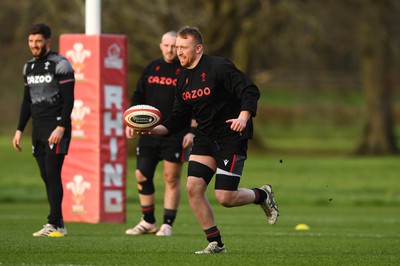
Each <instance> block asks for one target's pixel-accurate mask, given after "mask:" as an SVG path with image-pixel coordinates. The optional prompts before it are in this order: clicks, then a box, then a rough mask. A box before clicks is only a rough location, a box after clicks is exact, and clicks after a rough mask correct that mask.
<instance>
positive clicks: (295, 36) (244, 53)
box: [0, 0, 400, 154]
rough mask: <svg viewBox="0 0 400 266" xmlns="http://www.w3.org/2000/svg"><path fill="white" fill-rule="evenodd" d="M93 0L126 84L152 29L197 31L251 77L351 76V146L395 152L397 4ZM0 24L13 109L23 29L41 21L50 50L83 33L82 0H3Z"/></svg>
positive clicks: (151, 46) (145, 55)
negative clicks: (357, 109)
mask: <svg viewBox="0 0 400 266" xmlns="http://www.w3.org/2000/svg"><path fill="white" fill-rule="evenodd" d="M101 2H102V32H103V33H112V34H124V35H127V36H128V51H129V58H128V59H129V61H128V64H129V65H128V68H129V69H128V71H129V80H128V84H130V89H133V88H134V84H135V82H136V80H137V78H138V76H139V75H140V72H141V71H142V69H143V68H144V67H145V65H146V64H147V63H148V62H149V61H150V60H152V59H154V58H155V57H157V56H159V50H158V42H159V41H160V36H161V34H162V33H163V32H165V31H168V30H177V29H179V28H180V27H181V26H184V25H194V26H197V27H199V28H200V29H201V31H202V32H203V34H204V39H205V48H206V53H208V54H214V55H221V56H225V57H228V58H229V59H231V60H232V61H233V62H235V64H236V65H237V66H238V67H239V68H240V69H241V70H243V71H244V72H246V73H248V74H249V75H250V76H252V77H254V78H257V79H258V80H259V81H260V83H262V81H264V82H266V83H268V81H270V80H273V79H274V78H275V77H276V76H278V75H279V76H282V75H285V74H287V75H288V73H297V75H301V76H302V77H304V79H305V80H308V78H310V79H311V78H312V75H314V73H316V72H318V73H321V72H334V73H349V74H350V75H354V76H356V77H357V78H358V79H359V80H360V81H361V82H360V88H356V89H360V90H362V91H363V95H364V100H365V117H364V119H365V123H364V130H363V132H362V134H361V136H360V144H359V145H358V147H357V150H356V152H357V153H359V154H393V153H397V152H398V147H397V143H396V138H395V132H394V119H393V102H392V97H393V95H394V93H395V92H398V91H399V88H398V85H397V84H399V82H398V81H399V77H397V76H398V75H396V73H399V47H400V45H399V41H400V34H399V33H400V16H398V14H399V13H400V1H397V0H381V1H375V0H325V1H319V0H219V1H218V0H203V1H194V0H187V1H175V0H154V1H148V0H101ZM0 21H1V22H2V25H7V27H6V29H7V30H3V31H2V34H1V35H0V41H1V44H2V47H3V49H1V50H0V55H1V58H2V59H3V62H5V66H6V67H5V68H4V69H3V71H2V72H1V73H0V78H1V80H2V81H3V82H1V85H0V86H1V90H0V96H1V97H0V98H1V100H0V101H1V104H0V110H2V109H3V111H5V110H9V109H10V108H11V109H13V110H15V112H16V113H17V112H18V111H19V110H18V108H19V106H18V100H19V98H18V100H15V89H14V88H20V87H21V72H22V70H21V69H22V65H21V64H23V62H25V60H26V58H27V57H28V56H29V51H28V50H27V42H26V30H27V28H28V27H29V26H30V25H31V24H33V23H36V22H45V23H47V24H49V25H51V26H52V29H53V32H54V36H53V45H52V47H53V48H54V49H57V47H58V35H60V34H63V33H84V31H85V1H83V0H70V1H63V0H39V1H30V0H19V1H13V0H3V1H2V8H1V9H0ZM323 86H324V84H322V85H320V87H321V88H319V87H318V86H316V87H315V88H314V89H316V90H318V89H322V87H323ZM21 89H22V88H21ZM16 103H17V104H16ZM11 104H12V105H13V106H10V105H11ZM10 119H11V118H10ZM14 119H15V118H14ZM14 121H15V120H14Z"/></svg>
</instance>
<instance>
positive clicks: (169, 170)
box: [157, 160, 182, 236]
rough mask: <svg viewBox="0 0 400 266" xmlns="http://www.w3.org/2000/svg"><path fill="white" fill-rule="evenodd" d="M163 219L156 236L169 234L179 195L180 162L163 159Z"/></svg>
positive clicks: (170, 233)
mask: <svg viewBox="0 0 400 266" xmlns="http://www.w3.org/2000/svg"><path fill="white" fill-rule="evenodd" d="M163 164H164V168H163V169H164V170H163V178H164V185H165V191H164V217H163V218H164V221H163V224H162V226H161V227H160V230H159V231H158V232H157V236H171V235H172V225H173V223H174V221H175V218H176V215H177V212H178V206H179V200H180V196H181V172H182V164H181V163H177V162H170V161H167V160H164V162H163Z"/></svg>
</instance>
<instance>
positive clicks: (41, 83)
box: [17, 51, 75, 131]
mask: <svg viewBox="0 0 400 266" xmlns="http://www.w3.org/2000/svg"><path fill="white" fill-rule="evenodd" d="M23 76H24V82H25V84H24V86H25V90H24V97H23V100H22V104H21V113H20V119H19V123H18V127H17V129H18V130H21V131H23V130H24V128H25V126H26V124H27V122H28V120H29V118H30V117H32V119H33V122H34V124H38V125H40V122H41V121H44V122H46V121H51V120H53V121H54V120H56V121H58V123H57V124H58V125H59V126H63V127H71V111H72V108H73V106H74V85H75V78H74V70H73V68H72V66H71V64H70V62H69V61H68V60H67V59H66V58H65V57H63V56H61V55H59V54H58V53H57V52H54V51H50V52H49V53H48V54H47V55H46V56H44V57H42V58H38V59H35V58H34V59H31V60H29V61H28V62H27V63H26V64H25V65H24V69H23Z"/></svg>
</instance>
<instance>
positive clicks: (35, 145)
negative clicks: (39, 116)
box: [32, 119, 71, 156]
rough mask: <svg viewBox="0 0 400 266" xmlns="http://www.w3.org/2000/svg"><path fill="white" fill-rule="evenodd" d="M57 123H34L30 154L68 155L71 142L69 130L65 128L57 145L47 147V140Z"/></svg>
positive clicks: (55, 121)
mask: <svg viewBox="0 0 400 266" xmlns="http://www.w3.org/2000/svg"><path fill="white" fill-rule="evenodd" d="M57 125H58V121H57V120H56V119H54V121H40V122H38V121H34V123H33V127H32V154H33V156H40V155H43V154H48V153H49V154H51V153H53V154H64V155H66V154H68V149H69V144H70V142H71V128H70V127H67V128H65V131H64V135H63V137H62V138H61V140H60V142H59V143H58V144H57V145H52V146H50V145H49V142H48V139H49V137H50V135H51V133H52V132H53V130H54V129H55V128H56V127H57Z"/></svg>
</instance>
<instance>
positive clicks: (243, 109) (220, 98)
mask: <svg viewBox="0 0 400 266" xmlns="http://www.w3.org/2000/svg"><path fill="white" fill-rule="evenodd" d="M176 47H177V54H178V58H179V60H180V62H181V65H182V66H183V67H184V69H183V70H182V72H181V75H180V76H179V79H178V84H177V94H176V101H175V105H174V110H173V112H172V114H171V115H170V117H169V118H168V119H167V120H166V121H164V122H163V123H162V124H161V125H158V126H156V127H155V128H153V129H152V130H150V131H147V132H138V133H141V134H160V135H162V134H171V133H173V132H176V131H179V130H181V128H182V127H183V126H184V125H185V124H186V123H188V121H189V120H190V118H191V117H192V115H193V117H194V118H195V119H196V122H197V124H198V126H197V128H198V134H196V137H195V139H194V142H193V148H192V150H191V153H190V157H189V163H188V179H187V193H188V198H189V203H190V207H191V209H192V211H193V213H194V215H195V217H196V219H197V221H198V222H199V224H200V226H201V228H202V229H203V230H204V233H205V235H206V238H207V240H208V242H209V244H208V246H207V247H206V248H205V249H204V250H200V251H197V252H195V253H196V254H211V253H223V252H226V249H225V245H224V244H223V242H222V239H221V232H220V230H219V229H218V227H217V225H216V222H215V219H214V214H213V211H212V208H211V205H210V203H209V201H208V199H207V197H206V195H205V192H206V189H207V187H208V184H209V183H210V181H211V179H212V177H213V176H214V174H215V175H216V179H215V187H214V193H215V196H216V199H217V200H218V202H219V203H220V204H221V205H222V206H224V207H237V206H243V205H247V204H250V203H254V204H257V205H260V206H261V208H262V209H263V211H264V213H265V215H266V216H267V220H268V222H269V223H270V224H275V223H276V221H277V218H278V215H279V211H278V206H277V204H276V203H275V200H274V196H273V193H272V188H271V185H263V186H261V187H260V188H252V189H248V188H239V182H240V179H241V176H242V171H243V168H244V162H245V160H246V157H247V143H248V140H249V139H251V138H252V136H253V123H252V117H254V116H255V115H256V111H257V102H258V99H259V97H260V92H259V90H258V88H257V87H256V86H255V85H254V84H253V83H252V82H251V81H250V80H249V78H248V77H247V76H245V75H244V74H243V73H242V72H241V71H239V70H238V69H237V68H236V67H235V66H234V64H232V63H231V62H230V61H229V60H227V59H225V58H222V57H216V56H208V55H206V54H204V53H203V38H202V34H201V32H200V31H199V30H198V29H197V28H195V27H184V28H182V29H181V30H180V31H178V36H177V40H176Z"/></svg>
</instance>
